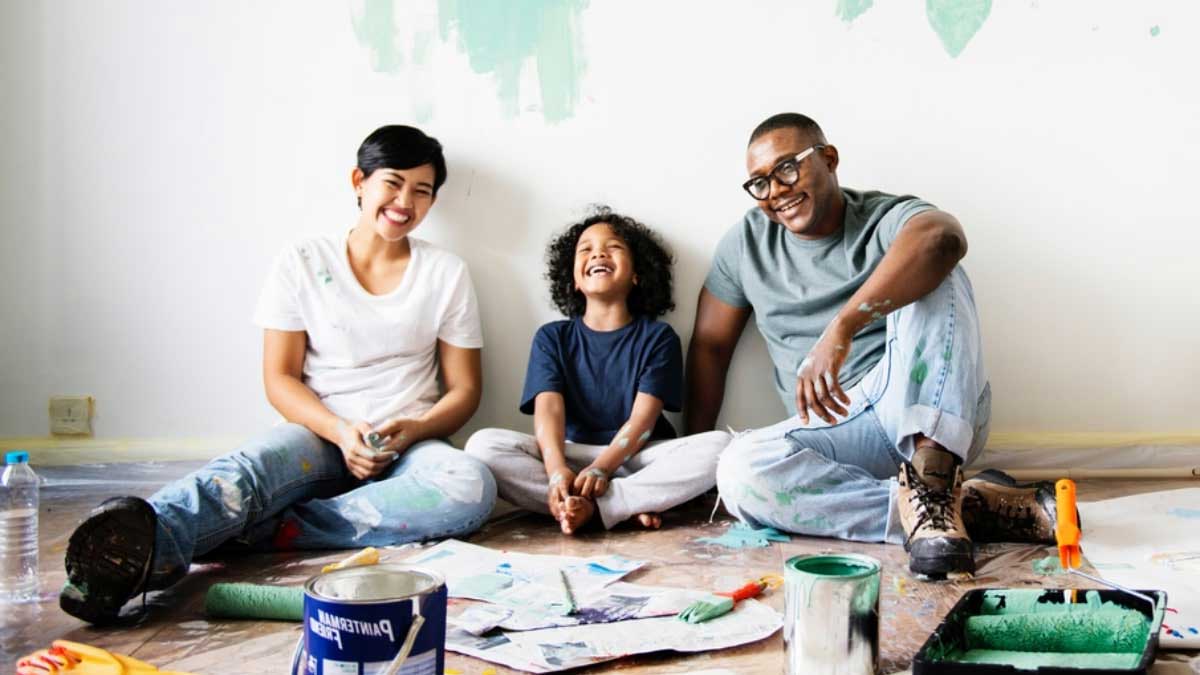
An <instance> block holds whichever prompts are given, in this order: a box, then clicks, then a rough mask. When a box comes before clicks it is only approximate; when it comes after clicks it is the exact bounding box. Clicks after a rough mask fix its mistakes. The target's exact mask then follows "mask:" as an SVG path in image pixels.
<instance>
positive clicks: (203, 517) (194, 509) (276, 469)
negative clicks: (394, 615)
mask: <svg viewBox="0 0 1200 675" xmlns="http://www.w3.org/2000/svg"><path fill="white" fill-rule="evenodd" d="M495 502H496V483H495V481H494V480H493V479H492V474H491V473H490V472H489V471H488V469H487V467H485V466H484V465H483V464H482V463H480V462H479V461H478V460H476V459H474V458H473V457H469V456H468V455H467V454H466V453H464V452H462V451H460V450H456V449H454V448H453V447H452V446H451V445H449V444H448V443H446V442H445V441H440V440H428V441H422V442H420V443H415V444H413V446H412V447H410V448H409V449H408V450H407V451H405V452H404V453H403V454H401V455H400V457H399V459H397V460H396V461H395V462H394V463H393V464H392V465H391V467H389V468H388V469H387V470H386V471H385V472H384V473H382V474H380V475H379V476H378V477H376V478H374V479H372V480H369V481H360V480H358V479H356V478H355V477H354V476H352V475H351V474H350V472H349V471H348V470H347V469H346V464H345V461H344V460H343V458H342V453H341V450H339V449H338V447H337V446H336V445H334V444H332V443H329V442H328V441H326V440H324V439H322V438H321V437H319V436H317V435H316V434H314V433H313V432H311V431H309V430H308V429H306V428H305V427H303V426H300V425H298V424H281V425H279V426H277V427H275V428H274V429H271V430H270V431H268V432H267V433H265V434H262V435H260V436H257V437H255V438H253V439H251V440H250V441H248V442H247V443H245V444H244V445H242V446H241V447H239V448H238V449H237V450H234V451H233V452H231V453H229V454H228V455H225V456H224V457H219V458H217V459H214V460H213V461H211V462H209V463H208V464H207V465H205V466H204V467H203V468H201V469H199V470H197V471H195V472H193V473H191V474H189V475H188V476H186V477H184V478H182V479H180V480H177V481H175V482H173V483H171V484H169V485H167V486H165V487H163V488H162V489H161V490H159V491H158V492H156V493H155V494H154V495H153V496H152V497H150V505H151V506H153V507H154V511H155V512H156V513H157V514H158V531H157V541H156V542H155V550H154V565H153V567H152V568H151V569H152V571H151V576H150V582H149V587H150V588H151V589H160V588H166V587H167V586H170V585H171V584H173V583H175V582H177V581H179V580H180V579H182V578H183V576H184V575H185V574H186V573H187V569H188V565H189V564H190V563H191V561H192V559H193V558H194V557H195V556H199V555H203V554H205V553H207V552H209V551H212V550H213V549H216V548H217V547H218V546H221V545H222V544H225V543H227V542H228V543H230V544H231V545H233V546H235V547H246V548H249V549H251V550H272V549H279V548H305V549H338V548H357V547H360V546H388V545H394V544H401V543H405V542H410V541H421V540H425V539H433V538H438V537H451V536H456V535H462V534H466V533H468V532H472V531H474V530H475V529H477V528H478V527H479V526H480V525H482V524H483V523H484V521H486V520H487V517H488V515H489V514H490V513H491V511H492V506H493V505H494V504H495Z"/></svg>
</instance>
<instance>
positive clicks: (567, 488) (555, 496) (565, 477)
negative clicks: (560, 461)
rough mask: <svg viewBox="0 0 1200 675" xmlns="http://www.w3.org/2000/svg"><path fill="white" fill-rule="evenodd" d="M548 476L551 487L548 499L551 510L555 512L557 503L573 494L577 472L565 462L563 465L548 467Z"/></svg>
mask: <svg viewBox="0 0 1200 675" xmlns="http://www.w3.org/2000/svg"><path fill="white" fill-rule="evenodd" d="M546 476H547V477H549V479H550V489H549V491H548V493H547V495H546V499H547V500H548V502H549V504H550V512H551V513H553V512H554V507H555V505H556V504H558V503H561V502H564V501H566V500H567V497H570V496H571V494H572V490H573V487H574V485H575V472H574V471H572V470H571V469H569V468H568V467H567V466H566V465H565V464H564V465H563V466H559V467H555V468H550V467H546Z"/></svg>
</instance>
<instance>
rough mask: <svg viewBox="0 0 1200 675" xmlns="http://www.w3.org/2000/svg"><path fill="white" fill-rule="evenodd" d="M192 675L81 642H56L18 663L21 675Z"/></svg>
mask: <svg viewBox="0 0 1200 675" xmlns="http://www.w3.org/2000/svg"><path fill="white" fill-rule="evenodd" d="M53 673H71V675H141V674H143V673H158V675H191V673H184V672H180V671H174V670H159V669H158V668H157V667H155V666H153V665H151V664H149V663H146V662H145V661H139V660H137V659H134V658H130V657H128V656H122V655H121V654H113V653H112V652H110V651H108V650H106V649H100V648H99V647H93V646H91V645H85V644H83V643H80V642H68V641H66V640H55V641H54V643H53V644H52V645H51V647H50V648H49V649H42V650H40V651H36V652H34V653H32V654H30V655H29V656H26V657H25V658H23V659H21V660H20V661H17V675H52V674H53Z"/></svg>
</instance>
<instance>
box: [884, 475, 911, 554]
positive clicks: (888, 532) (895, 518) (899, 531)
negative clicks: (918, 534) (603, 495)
mask: <svg viewBox="0 0 1200 675" xmlns="http://www.w3.org/2000/svg"><path fill="white" fill-rule="evenodd" d="M899 490H900V483H898V482H897V481H896V479H895V478H893V479H892V480H890V481H888V517H887V528H886V529H885V530H884V531H883V540H884V541H885V542H886V543H889V544H903V543H904V538H905V536H906V535H905V533H904V526H903V525H902V524H900V502H899V501H898V500H897V495H898V493H899Z"/></svg>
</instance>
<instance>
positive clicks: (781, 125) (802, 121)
mask: <svg viewBox="0 0 1200 675" xmlns="http://www.w3.org/2000/svg"><path fill="white" fill-rule="evenodd" d="M776 129H797V130H799V131H801V132H804V133H806V134H808V135H809V136H810V137H811V138H812V139H813V140H814V141H815V142H817V143H822V144H823V143H825V142H826V141H825V132H824V131H821V125H819V124H817V123H816V121H814V120H813V118H811V117H809V116H808V115H801V114H800V113H794V112H785V113H779V114H777V115H771V116H770V117H768V118H767V119H765V120H763V121H762V122H761V123H759V125H758V126H756V127H754V131H753V132H752V133H751V134H750V142H749V143H747V144H746V145H747V147H749V146H750V145H752V144H753V143H754V141H757V140H758V139H759V138H760V137H762V136H764V135H766V134H769V133H771V132H772V131H775V130H776Z"/></svg>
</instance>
